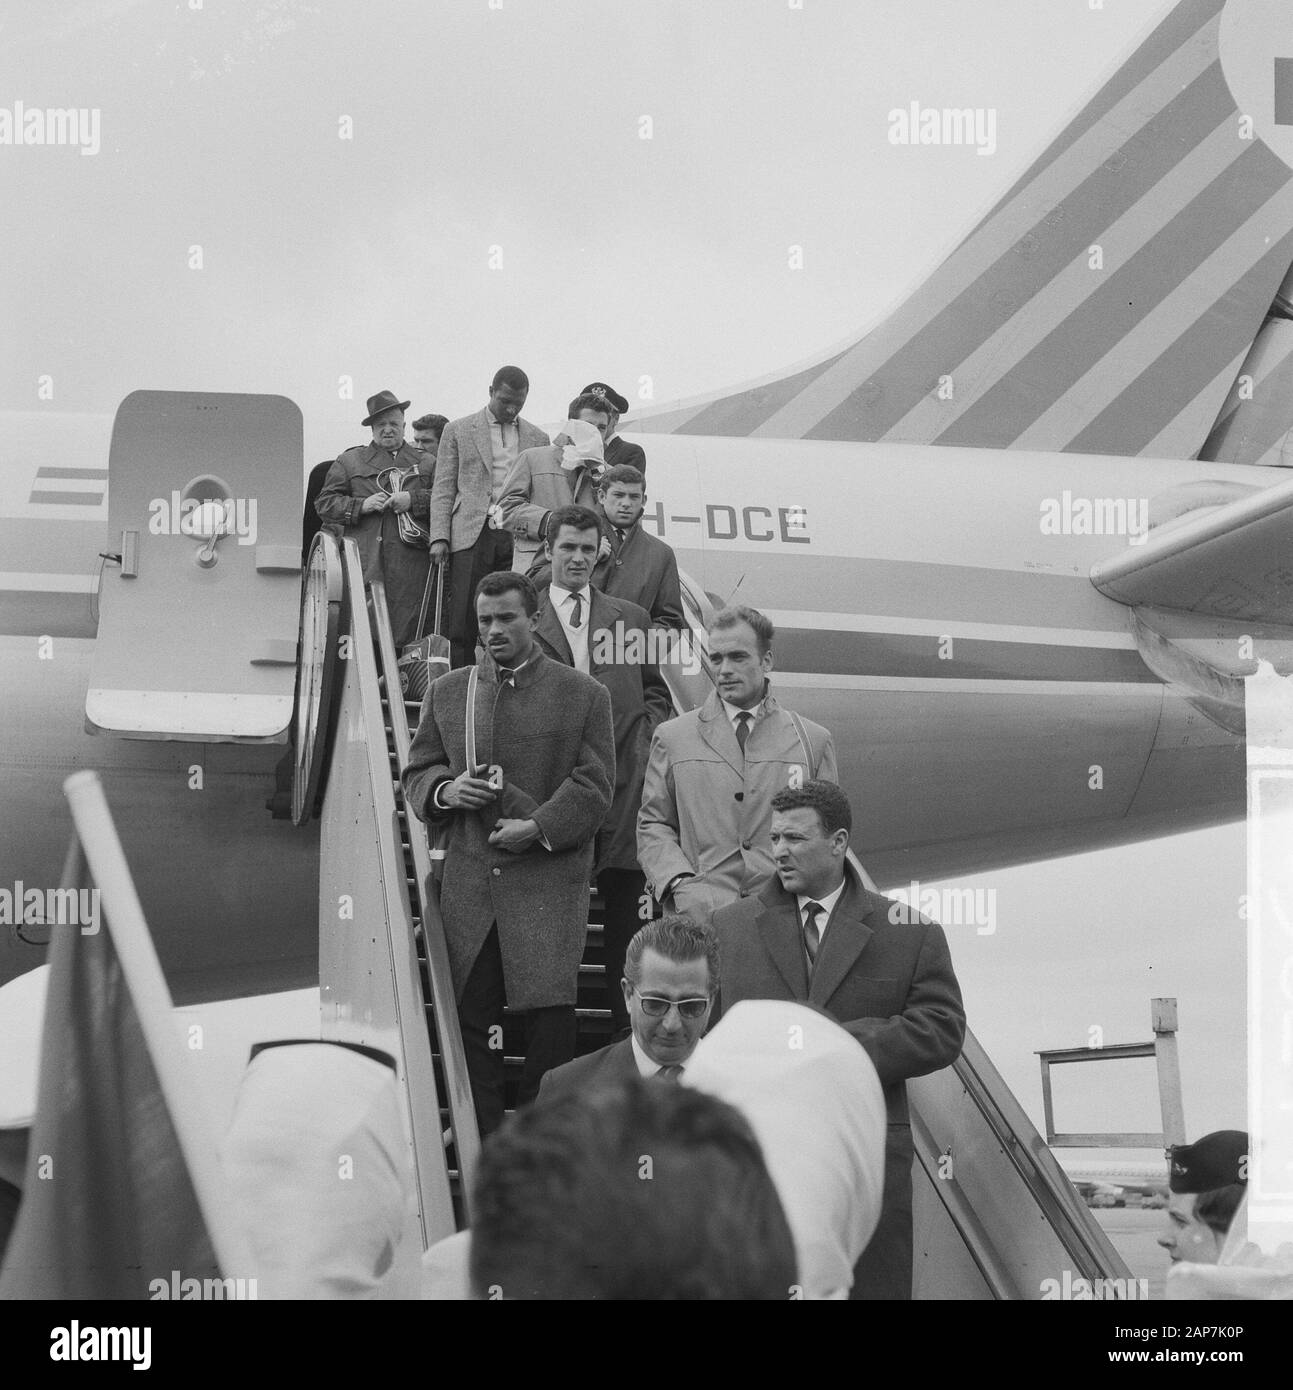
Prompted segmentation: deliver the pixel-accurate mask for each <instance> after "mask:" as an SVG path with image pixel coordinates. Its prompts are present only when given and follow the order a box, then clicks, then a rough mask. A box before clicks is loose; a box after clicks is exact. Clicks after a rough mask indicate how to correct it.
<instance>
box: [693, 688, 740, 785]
mask: <svg viewBox="0 0 1293 1390" xmlns="http://www.w3.org/2000/svg"><path fill="white" fill-rule="evenodd" d="M699 727H700V736H701V738H703V739H704V740H705V742H706V743H707V744H709V746H710V747H711V748H712V749H713V750H714V752H715V753H717V754H718V756H719V757H720V758H722V760H723V761H724V762H725V763H726V764H727V765H728V766H729V767H730V768H731V769H732V771H733V772H735V773H736V775H737V776H738V777H739V778H740V779H741V780H742V781H744V780H745V759H744V758H743V757H742V756H741V745H740V744H739V743H737V741H736V733H735V731H734V730H733V728H732V725H731V723H730V722H729V720H728V718H727V710H726V709H724V708H723V702H722V701H721V700H720V699H719V697H718V694H717V692H716V693H714V694H712V695H711V696H710V697H709V699H707V700H706V701H705V703H704V705H703V706H702V707H701V711H700V721H699Z"/></svg>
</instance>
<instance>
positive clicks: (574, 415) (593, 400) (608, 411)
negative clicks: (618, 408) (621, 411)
mask: <svg viewBox="0 0 1293 1390" xmlns="http://www.w3.org/2000/svg"><path fill="white" fill-rule="evenodd" d="M581 410H595V411H596V412H597V413H598V414H599V415H614V414H615V407H614V406H613V405H612V404H611V403H610V401H608V400H607V399H606V397H605V396H598V395H594V394H593V392H592V391H584V392H583V393H582V394H581V395H578V396H576V397H575V399H574V400H573V401H571V402H570V405H569V407H568V408H567V410H566V419H567V420H578V419H579V412H580V411H581Z"/></svg>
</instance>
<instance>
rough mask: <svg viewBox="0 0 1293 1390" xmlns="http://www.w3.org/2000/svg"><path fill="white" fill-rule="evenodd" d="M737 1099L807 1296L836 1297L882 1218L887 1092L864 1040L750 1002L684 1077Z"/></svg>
mask: <svg viewBox="0 0 1293 1390" xmlns="http://www.w3.org/2000/svg"><path fill="white" fill-rule="evenodd" d="M681 1081H682V1084H683V1085H685V1086H694V1087H695V1088H696V1089H697V1090H701V1091H708V1092H709V1093H710V1094H711V1095H714V1096H717V1097H718V1098H719V1099H720V1100H725V1101H727V1102H728V1103H729V1104H730V1105H734V1106H735V1107H736V1108H737V1109H738V1110H740V1111H741V1113H742V1114H743V1115H744V1116H745V1118H746V1119H747V1120H749V1122H750V1126H751V1128H752V1129H753V1130H754V1132H755V1134H756V1135H757V1137H758V1140H759V1143H760V1145H761V1146H762V1148H763V1157H764V1161H765V1162H766V1163H767V1165H768V1172H769V1173H770V1174H771V1175H772V1180H773V1182H774V1183H775V1184H776V1188H777V1192H778V1194H779V1195H780V1197H781V1205H782V1206H783V1207H784V1208H785V1212H786V1219H787V1221H788V1222H789V1223H790V1231H791V1234H792V1235H793V1236H794V1240H795V1254H796V1256H797V1259H798V1264H799V1283H800V1286H801V1289H802V1291H803V1296H804V1297H805V1298H809V1299H822V1298H844V1297H846V1296H847V1294H848V1290H849V1288H850V1286H851V1285H852V1283H853V1266H854V1264H855V1263H856V1262H857V1260H858V1257H859V1256H860V1255H861V1254H862V1251H863V1250H864V1249H865V1248H866V1244H867V1241H869V1240H870V1239H871V1235H872V1232H873V1231H874V1230H875V1228H876V1223H877V1222H878V1221H879V1219H880V1201H881V1196H882V1194H883V1191H884V1143H885V1135H886V1132H887V1125H886V1119H885V1108H884V1096H883V1094H882V1092H881V1089H880V1080H879V1078H878V1077H877V1076H876V1071H875V1067H874V1065H873V1064H872V1062H871V1059H870V1058H869V1057H868V1056H867V1054H866V1053H865V1051H863V1049H862V1045H861V1044H860V1043H859V1042H858V1041H857V1040H856V1039H855V1038H854V1037H853V1036H852V1035H851V1034H849V1033H847V1032H845V1030H844V1029H843V1028H841V1027H840V1026H839V1024H838V1023H835V1022H834V1021H833V1020H832V1019H829V1018H827V1017H826V1016H825V1015H824V1014H821V1013H818V1012H817V1010H815V1009H811V1008H808V1007H806V1006H805V1005H803V1004H792V1003H783V1002H780V1001H776V1000H755V999H747V1000H743V1001H742V1002H741V1003H739V1004H737V1005H735V1006H734V1007H733V1009H732V1010H731V1012H730V1013H726V1014H724V1015H723V1017H722V1019H721V1020H720V1021H719V1023H718V1025H717V1026H716V1027H715V1029H714V1031H713V1032H712V1033H710V1034H709V1035H708V1036H707V1037H705V1038H702V1039H701V1042H700V1045H699V1046H698V1047H697V1048H696V1051H695V1052H694V1053H693V1054H692V1058H691V1060H690V1061H689V1062H688V1063H687V1065H686V1068H685V1069H684V1071H683V1074H682V1077H681Z"/></svg>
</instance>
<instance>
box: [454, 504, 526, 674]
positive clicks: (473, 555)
mask: <svg viewBox="0 0 1293 1390" xmlns="http://www.w3.org/2000/svg"><path fill="white" fill-rule="evenodd" d="M511 568H512V533H511V532H510V531H495V530H494V529H493V528H492V527H490V526H485V527H484V528H483V529H482V530H481V533H480V535H479V536H477V537H476V544H475V545H472V546H468V547H467V549H466V550H455V551H454V552H453V554H452V555H451V556H450V557H449V616H448V618H447V620H446V622H445V627H446V629H447V631H448V636H449V661H450V664H451V666H452V668H453V669H454V670H455V671H456V670H457V669H458V668H459V667H460V666H471V665H473V664H474V663H475V660H476V635H477V627H476V585H477V584H479V583H480V581H481V580H482V579H484V577H485V576H486V575H487V574H493V573H494V571H495V570H510V569H511Z"/></svg>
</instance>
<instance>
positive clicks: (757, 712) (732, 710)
mask: <svg viewBox="0 0 1293 1390" xmlns="http://www.w3.org/2000/svg"><path fill="white" fill-rule="evenodd" d="M718 698H719V700H720V701H722V705H723V708H724V709H725V710H726V711H727V722H728V723H729V724H730V725H731V726H732V732H733V733H735V732H736V731H737V729H738V728H739V727H740V726H739V725H738V724H737V722H736V720H737V716H738V715H741V714H752V715H753V716H754V718H753V719H751V720H750V723H749V725H748V728H749V730H750V732H751V733H753V732H754V726H755V725H756V724H757V723H758V722H759V720H760V718H761V717H762V715H763V705H764V701H766V700H767V698H768V697H767V696H766V695H765V696H764V697H763V699H762V700H760V701H759V703H758V704H757V705H751V706H750V708H749V709H742V708H741V707H740V706H739V705H734V704H732V703H731V702H730V701H728V700H724V699H723V697H722V696H721V695H720V696H719V697H718Z"/></svg>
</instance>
